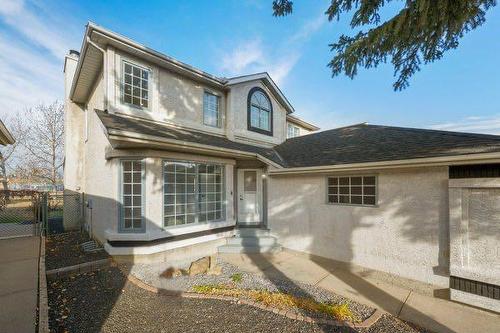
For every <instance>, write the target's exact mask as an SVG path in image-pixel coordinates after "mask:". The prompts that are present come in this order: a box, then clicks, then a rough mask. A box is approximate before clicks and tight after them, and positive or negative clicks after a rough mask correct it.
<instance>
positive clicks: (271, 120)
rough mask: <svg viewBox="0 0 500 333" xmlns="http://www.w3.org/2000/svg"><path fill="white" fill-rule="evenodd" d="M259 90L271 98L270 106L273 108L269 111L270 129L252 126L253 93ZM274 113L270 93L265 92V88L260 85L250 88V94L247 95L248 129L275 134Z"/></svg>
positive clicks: (265, 133)
mask: <svg viewBox="0 0 500 333" xmlns="http://www.w3.org/2000/svg"><path fill="white" fill-rule="evenodd" d="M257 91H259V92H261V93H263V94H264V96H266V98H267V99H268V100H269V106H270V108H271V110H270V111H269V131H267V130H263V129H261V128H258V127H253V126H252V122H251V107H252V103H251V100H252V95H253V94H254V93H255V92H257ZM273 113H274V111H273V103H272V101H271V98H269V95H268V94H267V93H266V92H265V90H264V89H262V88H260V87H253V88H252V89H250V91H249V92H248V96H247V129H248V130H249V131H252V132H256V133H260V134H264V135H269V136H273Z"/></svg>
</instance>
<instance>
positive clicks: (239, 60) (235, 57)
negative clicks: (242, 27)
mask: <svg viewBox="0 0 500 333" xmlns="http://www.w3.org/2000/svg"><path fill="white" fill-rule="evenodd" d="M263 57H264V55H263V51H262V43H261V41H260V40H259V39H255V40H250V41H246V42H243V43H241V44H240V45H238V46H237V47H236V48H234V50H232V51H231V52H229V53H227V54H225V55H224V56H223V57H222V65H221V69H222V70H223V71H225V72H227V73H231V75H237V74H241V72H242V71H244V70H246V68H248V67H250V66H261V65H263Z"/></svg>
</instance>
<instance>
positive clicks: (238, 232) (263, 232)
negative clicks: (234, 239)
mask: <svg viewBox="0 0 500 333" xmlns="http://www.w3.org/2000/svg"><path fill="white" fill-rule="evenodd" d="M234 235H235V236H241V237H252V236H254V237H256V236H257V237H261V236H269V229H262V228H238V229H235V230H234Z"/></svg>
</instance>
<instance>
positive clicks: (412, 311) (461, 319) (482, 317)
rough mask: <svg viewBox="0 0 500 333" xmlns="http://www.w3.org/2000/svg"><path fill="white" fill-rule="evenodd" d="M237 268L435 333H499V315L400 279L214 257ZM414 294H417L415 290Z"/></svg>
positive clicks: (278, 258) (316, 264) (343, 268)
mask: <svg viewBox="0 0 500 333" xmlns="http://www.w3.org/2000/svg"><path fill="white" fill-rule="evenodd" d="M219 256H220V257H221V258H222V259H223V260H225V261H227V262H229V263H231V264H234V265H236V266H239V267H240V269H241V270H243V271H248V272H253V273H259V274H263V275H266V276H267V277H268V278H270V279H271V280H272V279H273V278H276V279H289V280H292V281H299V282H305V283H308V284H312V285H317V286H320V287H323V288H325V289H327V290H330V291H332V292H335V293H337V294H339V295H342V296H345V297H347V298H350V299H352V300H354V301H357V302H359V303H363V304H367V305H370V306H373V307H376V308H379V309H381V310H384V311H386V312H389V313H391V314H392V315H394V316H397V317H399V318H401V319H403V320H406V321H410V322H413V323H415V324H417V325H419V326H421V327H424V328H427V329H429V330H431V331H433V332H436V333H452V332H453V333H455V332H456V333H462V332H463V333H470V332H481V333H498V332H500V315H499V314H495V313H492V312H487V311H483V310H480V309H476V308H473V307H470V306H466V305H463V304H459V303H454V302H451V301H447V300H444V299H439V298H435V297H432V296H426V295H425V294H424V293H425V292H424V291H423V289H420V288H421V286H419V285H418V284H415V285H411V283H410V282H407V285H405V282H404V281H403V280H401V281H397V284H396V283H388V282H387V281H388V280H387V276H384V279H385V281H382V279H381V276H380V275H378V273H377V272H373V271H368V270H366V269H364V270H363V269H360V268H359V267H358V268H357V267H347V264H340V263H337V262H333V261H331V260H326V259H323V258H317V257H314V258H308V257H306V256H304V255H301V254H297V253H292V252H281V253H278V254H275V255H261V254H248V255H246V254H219ZM416 290H418V291H419V292H416Z"/></svg>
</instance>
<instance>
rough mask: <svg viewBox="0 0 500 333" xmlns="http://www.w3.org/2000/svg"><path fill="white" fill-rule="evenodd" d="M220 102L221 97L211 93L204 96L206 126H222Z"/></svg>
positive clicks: (204, 120)
mask: <svg viewBox="0 0 500 333" xmlns="http://www.w3.org/2000/svg"><path fill="white" fill-rule="evenodd" d="M219 100H220V99H219V96H217V95H215V94H212V93H210V92H207V91H206V92H205V93H204V94H203V123H204V124H205V125H209V126H213V127H219V126H220V112H219V104H220V103H219Z"/></svg>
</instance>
